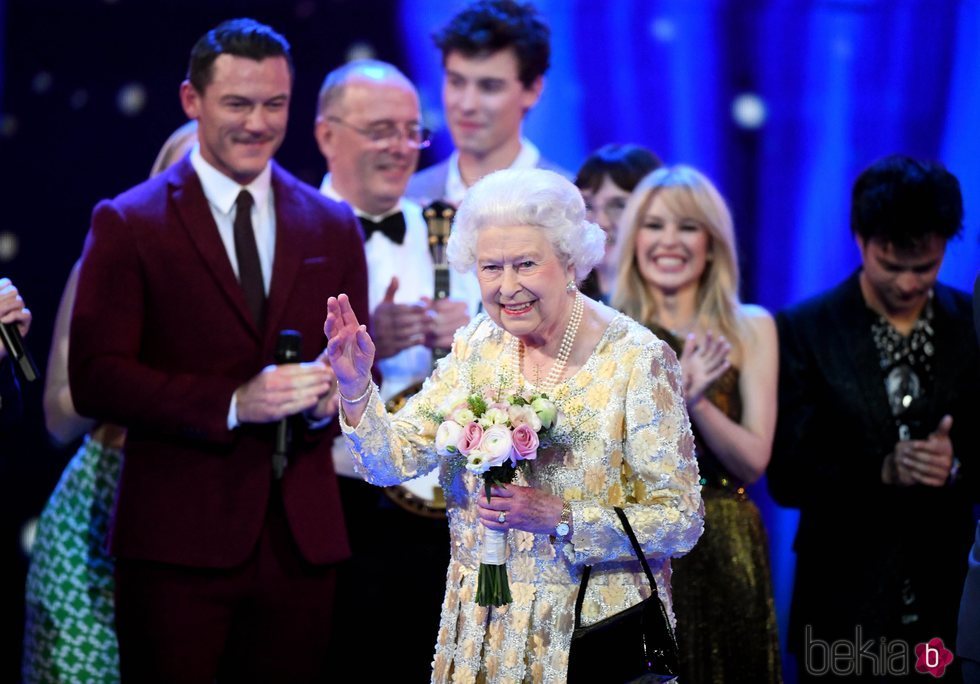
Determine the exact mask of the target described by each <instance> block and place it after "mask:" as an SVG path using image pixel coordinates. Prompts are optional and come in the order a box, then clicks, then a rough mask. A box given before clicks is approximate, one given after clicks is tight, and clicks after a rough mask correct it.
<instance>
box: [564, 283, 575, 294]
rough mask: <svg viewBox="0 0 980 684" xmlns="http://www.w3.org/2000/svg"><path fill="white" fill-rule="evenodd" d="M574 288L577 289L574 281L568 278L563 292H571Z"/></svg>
mask: <svg viewBox="0 0 980 684" xmlns="http://www.w3.org/2000/svg"><path fill="white" fill-rule="evenodd" d="M576 290H578V287H577V286H576V285H575V281H574V280H569V281H568V284H567V285H565V292H567V293H568V294H572V293H573V292H575V291H576Z"/></svg>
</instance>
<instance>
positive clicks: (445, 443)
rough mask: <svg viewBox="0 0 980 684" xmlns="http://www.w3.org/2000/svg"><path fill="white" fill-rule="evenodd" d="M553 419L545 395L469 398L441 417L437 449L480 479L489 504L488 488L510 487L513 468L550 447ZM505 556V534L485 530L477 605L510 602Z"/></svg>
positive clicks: (551, 404) (552, 408) (553, 409)
mask: <svg viewBox="0 0 980 684" xmlns="http://www.w3.org/2000/svg"><path fill="white" fill-rule="evenodd" d="M557 419H558V409H557V407H556V406H555V404H554V402H553V401H551V400H550V399H549V398H548V396H547V395H546V394H533V395H521V394H514V395H512V396H510V397H509V398H507V399H505V400H502V401H501V400H496V401H494V400H493V399H492V398H490V399H488V398H487V397H484V396H481V395H479V394H471V395H469V396H468V397H466V399H465V400H464V401H461V402H460V403H458V404H457V405H455V406H454V407H452V408H451V409H450V411H449V412H448V413H447V414H446V416H445V419H444V420H443V421H442V423H441V424H440V425H439V429H438V430H437V431H436V449H437V451H438V453H439V455H441V456H445V457H448V458H456V459H458V460H459V462H461V463H462V465H463V466H464V467H465V468H466V469H467V470H469V471H470V472H472V473H476V474H478V475H482V476H483V485H484V491H485V493H486V496H487V502H489V501H490V488H491V487H492V486H493V485H495V484H505V483H509V482H513V480H514V474H515V473H516V472H517V469H518V468H526V467H528V465H529V463H528V462H529V461H533V460H534V459H535V458H537V455H538V449H539V448H546V447H548V446H549V445H550V444H551V430H552V429H553V428H554V427H555V424H556V422H557ZM501 515H503V514H501ZM501 522H504V521H503V520H501ZM506 555H507V532H506V531H505V530H504V531H501V530H491V529H486V530H484V541H483V555H482V557H481V559H480V575H479V579H478V582H477V590H476V602H477V603H478V604H480V605H481V606H502V605H504V604H506V603H510V602H511V600H512V599H511V595H510V587H509V585H508V582H507V566H506V565H505V563H506V560H507V558H506Z"/></svg>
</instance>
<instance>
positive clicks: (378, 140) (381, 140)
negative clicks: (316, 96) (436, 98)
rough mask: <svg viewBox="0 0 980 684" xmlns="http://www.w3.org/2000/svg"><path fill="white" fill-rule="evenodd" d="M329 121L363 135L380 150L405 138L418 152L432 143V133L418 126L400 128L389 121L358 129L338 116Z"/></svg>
mask: <svg viewBox="0 0 980 684" xmlns="http://www.w3.org/2000/svg"><path fill="white" fill-rule="evenodd" d="M327 121H332V122H333V123H339V124H342V125H344V126H347V128H349V129H351V130H352V131H354V132H356V133H359V134H360V135H363V136H364V137H365V138H367V139H368V140H370V141H371V142H372V143H374V144H375V146H377V147H379V148H380V147H387V146H389V145H392V144H394V143H397V142H400V141H401V139H402V138H403V137H404V138H405V140H406V142H407V143H408V146H409V147H411V148H413V149H417V150H424V149H425V148H426V147H428V146H429V145H430V144H431V143H432V131H430V130H429V129H428V128H423V127H422V126H419V125H418V124H405V127H404V128H400V127H399V126H398V125H397V124H394V123H392V122H390V121H387V122H382V123H377V124H372V125H370V126H368V127H367V128H358V127H357V126H355V125H354V124H350V123H347V122H346V121H344V120H343V119H341V118H340V117H337V116H328V117H327Z"/></svg>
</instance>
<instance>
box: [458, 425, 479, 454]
mask: <svg viewBox="0 0 980 684" xmlns="http://www.w3.org/2000/svg"><path fill="white" fill-rule="evenodd" d="M482 441H483V428H482V427H480V424H479V423H476V422H473V421H471V422H469V423H467V424H466V425H465V426H464V427H463V432H462V434H460V436H459V441H458V442H457V443H456V448H458V449H459V453H461V454H463V456H469V455H470V452H471V451H473V450H474V449H476V448H477V447H478V446H480V442H482Z"/></svg>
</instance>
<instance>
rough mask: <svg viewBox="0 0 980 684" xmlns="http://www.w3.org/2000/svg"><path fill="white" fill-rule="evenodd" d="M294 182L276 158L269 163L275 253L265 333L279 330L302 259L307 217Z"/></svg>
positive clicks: (274, 333)
mask: <svg viewBox="0 0 980 684" xmlns="http://www.w3.org/2000/svg"><path fill="white" fill-rule="evenodd" d="M294 182H295V181H293V180H292V179H291V178H289V177H288V176H286V175H285V174H284V173H283V172H282V171H281V169H280V168H279V166H278V165H277V164H275V162H273V163H272V194H273V197H274V199H275V204H276V253H275V257H274V258H273V263H272V282H271V283H270V285H269V300H268V303H267V308H266V334H267V336H268V335H278V333H279V324H280V320H281V318H282V315H283V313H284V312H285V310H286V304H287V301H288V299H289V294H290V292H292V290H293V284H294V283H295V281H296V275H297V273H298V272H299V268H300V266H301V265H302V262H303V242H304V240H303V238H304V234H303V232H304V226H305V225H306V223H307V221H308V219H307V218H306V217H304V216H302V210H301V207H300V206H299V205H298V204H297V199H298V197H299V195H298V193H296V192H294V190H293V188H292V187H291V185H292V184H293V183H294Z"/></svg>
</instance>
